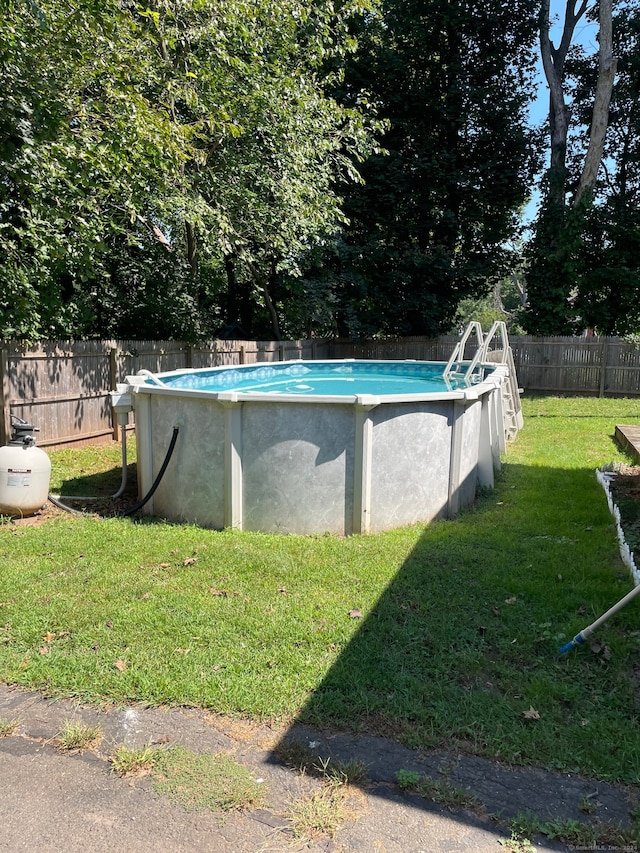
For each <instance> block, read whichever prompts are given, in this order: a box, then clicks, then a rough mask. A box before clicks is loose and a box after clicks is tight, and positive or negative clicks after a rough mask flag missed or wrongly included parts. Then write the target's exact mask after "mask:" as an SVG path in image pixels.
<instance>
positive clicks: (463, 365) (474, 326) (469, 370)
mask: <svg viewBox="0 0 640 853" xmlns="http://www.w3.org/2000/svg"><path fill="white" fill-rule="evenodd" d="M474 332H475V336H476V343H477V348H476V351H475V353H474V355H473V357H472V358H471V360H470V361H465V358H464V354H465V349H466V347H467V342H468V341H469V338H470V337H471V336H472V334H473V333H474ZM496 336H499V337H500V338H501V341H502V348H501V349H497V350H493V351H491V352H490V351H489V344H490V343H491V342H492V341H493V339H494V338H495V337H496ZM487 362H493V363H496V362H497V363H498V364H504V365H505V366H506V367H507V369H508V372H509V376H508V378H507V381H506V382H505V383H503V385H502V406H503V417H504V427H505V436H506V438H507V440H511V439H513V438H515V437H516V435H517V434H518V431H519V430H520V429H522V424H523V420H522V406H521V403H520V389H519V388H518V381H517V379H516V367H515V363H514V361H513V352H512V350H511V347H510V345H509V336H508V334H507V324H506V323H505V322H504V320H496V321H495V322H494V324H493V325H492V326H491V328H490V329H489V331H488V332H487V334H486V335H484V334H483V332H482V326H481V325H480V323H479V322H478V321H477V320H473V321H472V322H471V323H469V325H468V326H467V328H466V329H465V331H464V332H463V334H462V336H461V337H460V340H459V341H458V343H457V344H456V345H455V347H454V349H453V352H452V353H451V357H450V358H449V361H448V362H447V366H446V367H445V369H444V377H445V379H450V378H456V379H463V380H465V381H467V382H468V383H472V382H474V381H475V382H479V381H482V378H483V377H482V374H479V375H478V376H477V377H474V371H475V370H476V368H477V367H478V365H480V364H486V363H487Z"/></svg>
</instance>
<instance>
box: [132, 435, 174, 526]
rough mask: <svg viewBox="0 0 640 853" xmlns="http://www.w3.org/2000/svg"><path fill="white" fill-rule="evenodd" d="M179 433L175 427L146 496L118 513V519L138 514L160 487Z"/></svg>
mask: <svg viewBox="0 0 640 853" xmlns="http://www.w3.org/2000/svg"><path fill="white" fill-rule="evenodd" d="M179 432H180V427H178V426H175V427H174V428H173V435H172V436H171V441H170V443H169V447H168V449H167V453H166V455H165V457H164V461H163V463H162V465H161V467H160V470H159V471H158V476H157V477H156V478H155V480H154V481H153V485H152V486H151V488H150V489H149V491H148V492H147V494H146V495H145V496H144V497H143V498H141V499H140V500H139V501H138V502H137V503H135V504H134V505H133V506H130V507H129V509H125V510H123V511H122V512H119V513H118V518H126V517H127V516H129V515H133V514H134V512H138V510H139V509H142V507H143V506H144V505H145V504H146V503H147V501H148V500H150V498H151V497H152V496H153V493H154V492H155V490H156V489H157V488H158V486H159V485H160V481H161V480H162V478H163V477H164V472H165V471H166V470H167V466H168V464H169V462H170V461H171V457H172V456H173V451H174V448H175V446H176V441H177V440H178V433H179Z"/></svg>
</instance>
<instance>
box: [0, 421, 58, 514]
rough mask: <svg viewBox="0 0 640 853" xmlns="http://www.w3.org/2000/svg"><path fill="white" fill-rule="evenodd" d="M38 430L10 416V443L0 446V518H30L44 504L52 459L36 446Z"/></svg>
mask: <svg viewBox="0 0 640 853" xmlns="http://www.w3.org/2000/svg"><path fill="white" fill-rule="evenodd" d="M38 431H39V430H38V428H37V427H35V426H33V424H28V423H27V422H26V421H23V420H22V419H21V418H18V417H16V416H15V415H11V441H10V442H9V444H7V445H5V446H4V447H0V515H11V516H23V515H33V514H34V513H35V512H37V511H38V510H39V509H40V508H41V507H43V506H44V504H45V503H46V502H47V496H48V494H49V480H50V477H51V460H50V459H49V457H48V456H47V454H46V453H45V452H44V450H40V448H39V447H36V444H35V439H34V437H33V433H34V432H38Z"/></svg>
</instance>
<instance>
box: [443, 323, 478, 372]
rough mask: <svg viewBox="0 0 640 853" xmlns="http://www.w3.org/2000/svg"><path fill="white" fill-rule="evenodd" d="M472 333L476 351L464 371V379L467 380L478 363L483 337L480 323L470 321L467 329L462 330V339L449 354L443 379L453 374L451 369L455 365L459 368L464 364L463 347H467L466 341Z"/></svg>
mask: <svg viewBox="0 0 640 853" xmlns="http://www.w3.org/2000/svg"><path fill="white" fill-rule="evenodd" d="M472 332H475V333H476V340H477V343H478V348H477V349H476V353H475V355H474V357H473V359H472V361H471V363H470V365H469V367H468V368H467V370H466V371H465V374H464V378H465V379H467V377H468V376H469V375H470V374H471V372H472V371H473V370H474V369H475V367H476V365H477V364H478V361H479V360H480V355H481V351H482V347H483V344H484V336H483V334H482V326H481V325H480V323H479V322H478V321H477V320H472V321H471V322H470V323H469V325H468V326H467V328H466V329H465V330H464V333H463V334H462V337H461V338H460V340H459V341H458V343H457V344H456V345H455V347H454V350H453V352H452V353H451V357H450V359H449V361H448V362H447V366H446V367H445V369H444V378H445V379H448V378H449V374H451V373H452V372H454V370H453V367H454V365H455V364H458V365H459V366H460V365H462V364H463V362H464V350H465V347H466V345H467V341H468V340H469V338H470V337H471V333H472Z"/></svg>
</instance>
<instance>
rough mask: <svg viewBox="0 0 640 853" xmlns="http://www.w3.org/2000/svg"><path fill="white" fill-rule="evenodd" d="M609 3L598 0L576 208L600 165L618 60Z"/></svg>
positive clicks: (609, 0)
mask: <svg viewBox="0 0 640 853" xmlns="http://www.w3.org/2000/svg"><path fill="white" fill-rule="evenodd" d="M611 5H612V3H611V0H600V29H599V36H598V38H599V42H600V48H599V51H598V67H599V72H598V82H597V84H596V93H595V98H594V102H593V115H592V119H591V130H590V134H589V148H588V150H587V156H586V158H585V162H584V167H583V169H582V175H581V176H580V183H579V184H578V189H577V190H576V195H575V198H574V200H573V206H574V207H577V205H578V204H580V201H581V200H582V198H583V197H584V195H585V193H587V192H590V191H591V190H592V189H593V188H594V186H595V183H596V180H597V178H598V170H599V169H600V163H601V162H602V152H603V150H604V138H605V134H606V132H607V125H608V123H609V104H610V102H611V92H612V90H613V83H614V80H615V76H616V70H617V66H618V60H617V59H616V58H615V57H614V56H613V33H612V20H611V18H612V12H611Z"/></svg>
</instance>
